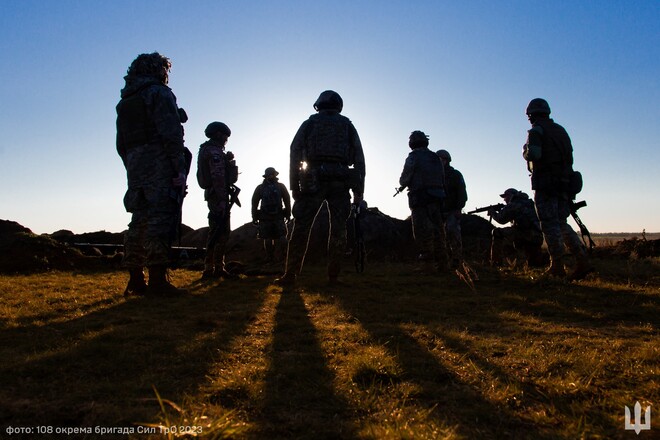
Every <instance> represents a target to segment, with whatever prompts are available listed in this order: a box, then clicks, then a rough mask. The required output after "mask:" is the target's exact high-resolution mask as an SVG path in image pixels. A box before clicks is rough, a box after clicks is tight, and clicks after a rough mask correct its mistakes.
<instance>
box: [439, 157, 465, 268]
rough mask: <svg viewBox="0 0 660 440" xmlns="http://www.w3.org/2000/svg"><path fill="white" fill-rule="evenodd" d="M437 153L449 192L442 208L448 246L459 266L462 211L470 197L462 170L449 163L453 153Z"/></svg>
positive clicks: (461, 251)
mask: <svg viewBox="0 0 660 440" xmlns="http://www.w3.org/2000/svg"><path fill="white" fill-rule="evenodd" d="M436 154H437V155H438V157H439V158H440V160H442V165H443V169H444V172H445V192H446V193H447V194H446V198H445V201H444V205H443V209H442V217H443V218H444V219H445V235H446V238H447V247H448V250H450V252H451V259H452V266H453V267H458V266H459V265H460V263H461V262H462V261H463V240H462V238H461V211H462V210H463V208H464V207H465V203H466V202H467V199H468V197H467V191H466V188H465V180H464V179H463V175H462V174H461V172H460V171H458V170H457V169H455V168H454V167H452V166H451V165H449V164H450V163H451V155H450V154H449V152H448V151H447V150H438V151H437V152H436Z"/></svg>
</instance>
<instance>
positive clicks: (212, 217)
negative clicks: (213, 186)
mask: <svg viewBox="0 0 660 440" xmlns="http://www.w3.org/2000/svg"><path fill="white" fill-rule="evenodd" d="M208 206H209V235H208V236H207V238H206V255H205V258H204V270H205V271H213V270H216V271H222V270H224V268H225V252H226V250H227V242H228V241H229V233H230V232H231V212H230V211H229V210H228V211H227V212H226V213H222V212H217V210H216V209H215V203H214V202H213V201H209V203H208Z"/></svg>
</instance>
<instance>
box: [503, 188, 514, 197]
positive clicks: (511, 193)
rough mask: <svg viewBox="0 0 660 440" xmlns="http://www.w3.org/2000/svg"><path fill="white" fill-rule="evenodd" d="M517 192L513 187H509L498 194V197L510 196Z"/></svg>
mask: <svg viewBox="0 0 660 440" xmlns="http://www.w3.org/2000/svg"><path fill="white" fill-rule="evenodd" d="M516 194H518V190H517V189H515V188H509V189H507V190H506V191H504V192H503V193H502V194H500V197H502V198H505V197H510V196H514V195H516Z"/></svg>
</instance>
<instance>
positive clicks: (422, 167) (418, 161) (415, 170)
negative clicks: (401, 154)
mask: <svg viewBox="0 0 660 440" xmlns="http://www.w3.org/2000/svg"><path fill="white" fill-rule="evenodd" d="M444 182H445V171H444V167H443V165H442V160H441V159H440V158H439V157H438V155H437V154H435V153H434V152H433V151H431V150H429V149H428V148H416V149H414V150H412V151H411V152H410V154H408V157H407V158H406V162H405V164H404V165H403V171H402V172H401V177H400V178H399V185H400V186H402V187H407V188H408V190H409V191H410V192H415V191H419V190H428V189H437V190H441V192H444Z"/></svg>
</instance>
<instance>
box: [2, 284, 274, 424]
mask: <svg viewBox="0 0 660 440" xmlns="http://www.w3.org/2000/svg"><path fill="white" fill-rule="evenodd" d="M237 283H240V282H237ZM248 283H253V284H254V288H244V287H236V288H232V285H231V283H228V284H227V285H225V284H224V283H223V284H221V285H219V286H217V287H211V288H210V289H209V290H208V291H207V292H206V293H205V294H203V295H191V296H186V297H180V298H170V299H145V298H136V299H131V300H128V301H123V300H119V302H117V303H115V304H114V305H112V306H109V307H106V308H103V309H100V310H96V311H93V312H91V313H88V314H86V315H84V316H81V317H79V318H75V319H70V320H67V321H65V322H58V323H46V324H44V325H38V324H31V325H25V326H22V327H18V328H11V329H8V328H6V329H2V330H0V353H1V354H2V357H3V361H2V363H1V364H0V427H1V426H3V425H8V424H12V425H23V426H35V425H37V424H39V425H51V426H99V425H101V426H131V424H132V423H135V422H153V421H154V416H155V415H156V414H157V413H159V412H160V411H159V406H158V403H157V402H155V401H154V400H153V398H154V397H155V395H154V391H153V388H152V387H155V388H156V389H157V390H158V392H159V393H160V395H161V396H162V397H163V398H166V399H169V400H172V401H174V402H176V403H182V402H181V400H182V399H183V398H184V396H185V395H186V394H188V393H190V392H193V393H194V392H195V391H196V390H197V387H198V386H199V384H200V383H203V382H204V381H205V380H206V374H207V371H208V368H209V364H210V363H211V362H213V361H214V360H215V359H217V356H218V352H221V351H223V350H225V349H227V348H228V347H229V346H230V345H231V342H232V340H233V339H234V338H236V337H238V336H240V335H242V334H243V333H244V332H245V330H246V327H247V326H248V325H249V324H250V323H251V322H252V321H253V320H254V319H255V316H256V314H257V311H258V310H259V309H260V307H261V304H262V303H263V298H264V296H263V293H260V290H262V288H263V286H262V285H263V284H264V282H263V281H259V280H256V281H252V280H251V281H248ZM235 286H239V285H238V284H236V285H235ZM73 300H74V298H72V301H73ZM69 313H71V312H70V311H69ZM145 399H146V400H145ZM3 432H4V431H3Z"/></svg>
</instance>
